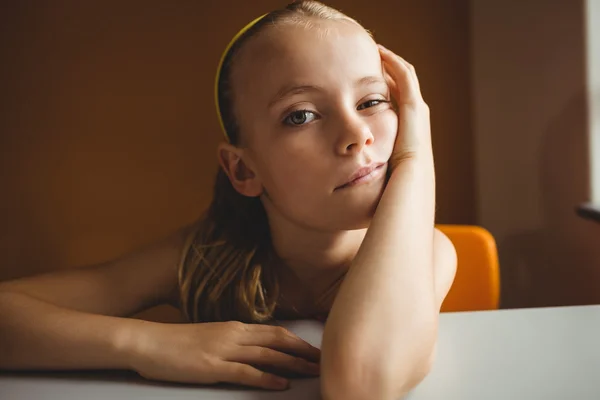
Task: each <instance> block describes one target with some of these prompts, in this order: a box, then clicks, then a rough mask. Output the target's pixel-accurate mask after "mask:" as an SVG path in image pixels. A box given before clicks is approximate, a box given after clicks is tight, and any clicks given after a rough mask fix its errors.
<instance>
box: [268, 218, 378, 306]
mask: <svg viewBox="0 0 600 400" xmlns="http://www.w3.org/2000/svg"><path fill="white" fill-rule="evenodd" d="M269 225H270V229H271V238H272V244H273V250H274V251H275V254H276V258H277V261H278V265H277V269H278V270H279V271H280V272H281V275H282V277H283V278H284V281H287V282H289V283H292V284H295V285H294V286H297V285H298V284H299V286H302V287H303V288H304V289H305V291H307V292H308V294H309V295H310V296H311V297H313V298H316V297H319V296H320V295H321V294H322V293H323V292H325V291H326V290H327V289H328V288H329V287H330V286H331V285H332V284H334V283H335V282H336V281H337V280H339V278H340V276H342V275H343V274H344V273H345V272H346V271H347V269H348V267H349V266H350V263H351V262H352V260H353V259H354V257H355V256H356V253H357V252H358V249H359V247H360V245H361V243H362V241H363V239H364V236H365V234H366V232H367V229H366V228H365V229H357V230H348V231H317V230H313V229H310V228H307V227H304V226H301V225H299V224H296V223H294V222H292V221H289V220H287V219H285V218H283V217H282V216H280V215H270V216H269Z"/></svg>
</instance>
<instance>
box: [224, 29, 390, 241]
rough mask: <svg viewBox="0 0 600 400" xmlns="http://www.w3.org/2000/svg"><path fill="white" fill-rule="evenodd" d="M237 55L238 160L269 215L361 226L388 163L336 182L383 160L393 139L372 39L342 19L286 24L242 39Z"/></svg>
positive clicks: (328, 226) (323, 225)
mask: <svg viewBox="0 0 600 400" xmlns="http://www.w3.org/2000/svg"><path fill="white" fill-rule="evenodd" d="M236 63H237V64H236V67H235V68H234V70H233V76H232V79H233V82H232V83H233V87H234V104H235V113H236V117H237V119H238V124H239V127H240V133H241V135H242V140H243V142H244V144H245V146H246V147H247V150H246V152H245V155H244V158H245V161H246V163H247V164H248V165H249V166H251V168H252V169H253V170H254V172H255V173H256V175H257V177H258V179H259V180H260V182H261V183H262V185H263V187H264V189H265V192H266V196H263V200H264V202H265V207H266V210H267V212H268V213H269V214H270V217H271V218H273V217H277V216H279V217H283V218H284V219H285V220H288V221H292V222H294V223H296V224H300V225H301V226H305V227H310V228H313V229H314V228H316V229H320V230H334V229H335V230H338V229H356V228H361V227H365V226H367V224H368V221H369V219H370V217H371V215H372V213H373V211H374V209H375V207H376V205H377V202H378V201H379V198H380V196H381V193H382V191H383V188H384V185H385V175H386V174H385V172H386V168H387V164H386V165H383V166H382V167H381V168H379V169H378V170H377V171H376V172H375V174H374V175H375V179H373V180H371V181H369V182H366V183H362V184H358V185H354V186H351V187H344V188H340V186H341V185H343V184H344V183H346V182H347V181H348V179H349V178H350V176H351V175H352V174H353V173H355V172H356V170H357V169H358V168H360V167H363V166H366V165H371V164H378V165H379V164H382V163H386V162H387V160H388V159H389V157H390V155H391V152H392V148H393V144H394V140H395V137H396V132H397V127H398V119H397V115H396V113H395V112H394V110H393V109H392V107H391V105H390V104H389V103H387V102H378V101H379V100H384V101H388V100H390V97H389V89H388V86H387V84H386V83H385V80H384V76H383V71H382V64H381V59H380V55H379V51H378V48H377V46H376V44H375V42H374V41H373V39H372V38H371V37H370V36H369V35H368V33H367V32H366V31H365V30H364V29H363V28H361V27H360V26H358V25H356V24H353V23H350V22H347V21H316V22H315V25H313V26H312V27H311V28H306V27H304V26H298V25H292V24H289V23H284V24H282V25H279V26H275V27H272V28H268V29H267V30H266V31H265V32H263V33H262V34H261V35H260V36H258V37H256V38H254V39H253V40H252V41H251V42H249V43H247V45H246V46H244V47H243V48H242V50H241V53H240V54H239V58H238V59H237V61H236ZM273 213H276V214H277V215H273Z"/></svg>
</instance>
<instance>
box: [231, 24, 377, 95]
mask: <svg viewBox="0 0 600 400" xmlns="http://www.w3.org/2000/svg"><path fill="white" fill-rule="evenodd" d="M232 73H233V76H232V78H233V86H234V93H235V97H236V98H237V99H239V100H241V101H252V102H257V103H263V102H264V101H267V102H268V100H267V98H269V96H272V95H274V94H275V93H276V92H277V91H278V90H279V89H280V88H281V87H282V86H286V85H289V84H294V83H301V84H310V85H317V86H320V87H325V88H327V87H330V88H333V87H339V86H340V85H345V84H349V83H353V82H354V81H356V80H358V79H360V78H363V77H365V76H373V75H381V60H380V57H379V51H378V49H377V46H376V44H375V42H374V41H373V39H372V38H371V36H370V35H369V34H368V33H367V32H366V31H365V30H364V29H363V28H362V27H361V26H360V25H358V24H356V23H354V22H351V21H345V20H316V21H314V22H312V23H310V24H294V23H289V22H284V23H280V24H278V25H275V26H272V27H268V28H267V29H266V30H265V31H263V32H262V33H261V34H260V35H258V36H257V37H255V38H252V39H251V40H250V41H249V42H248V43H247V44H246V45H245V46H243V47H242V49H241V51H240V53H239V57H238V59H237V60H236V62H235V66H234V68H233V71H232Z"/></svg>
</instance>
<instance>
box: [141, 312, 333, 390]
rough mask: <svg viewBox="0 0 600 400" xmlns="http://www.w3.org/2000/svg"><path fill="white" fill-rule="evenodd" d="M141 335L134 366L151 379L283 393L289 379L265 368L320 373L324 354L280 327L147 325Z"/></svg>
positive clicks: (222, 324)
mask: <svg viewBox="0 0 600 400" xmlns="http://www.w3.org/2000/svg"><path fill="white" fill-rule="evenodd" d="M135 336H136V337H134V338H133V340H134V341H135V342H136V344H135V349H134V352H133V355H132V356H131V363H130V364H131V366H132V369H133V370H135V371H137V372H138V373H139V374H140V375H141V376H143V377H145V378H147V379H152V380H163V381H172V382H182V383H197V384H214V383H220V382H226V383H233V384H241V385H246V386H255V387H259V388H264V389H272V390H283V389H286V388H287V387H288V386H289V381H288V380H287V379H285V378H283V377H280V376H277V375H274V374H272V373H269V372H266V371H265V369H270V370H272V369H274V370H275V371H277V372H278V373H286V372H287V373H300V374H302V375H311V376H315V375H318V374H319V364H317V362H318V360H319V358H320V354H321V351H320V350H319V349H317V348H315V347H313V346H311V345H310V344H308V343H307V342H305V341H304V340H302V339H300V338H299V337H298V336H296V335H294V334H293V333H291V332H290V331H288V330H286V329H285V328H282V327H279V326H269V325H249V324H243V323H241V322H214V323H198V324H158V323H153V322H150V323H146V322H145V321H143V323H142V325H141V326H140V329H139V331H137V332H136V335H135Z"/></svg>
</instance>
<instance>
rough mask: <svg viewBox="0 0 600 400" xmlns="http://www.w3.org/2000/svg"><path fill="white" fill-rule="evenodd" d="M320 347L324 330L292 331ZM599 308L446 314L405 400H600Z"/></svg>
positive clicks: (256, 398) (83, 378) (93, 392)
mask: <svg viewBox="0 0 600 400" xmlns="http://www.w3.org/2000/svg"><path fill="white" fill-rule="evenodd" d="M287 326H288V327H289V328H290V329H291V330H292V331H294V332H296V333H297V334H299V335H300V336H302V337H303V338H305V340H307V341H309V342H310V343H312V344H313V345H317V346H318V345H319V344H320V340H321V332H322V328H321V327H322V325H321V324H319V323H317V322H312V321H297V322H293V323H290V324H288V325H287ZM599 339H600V306H583V307H559V308H541V309H526V310H503V311H492V312H476V313H456V314H443V315H442V316H441V325H440V337H439V345H438V355H437V358H436V363H435V366H434V368H433V371H432V372H431V374H430V375H429V376H428V377H427V378H426V379H425V380H424V381H423V382H422V383H421V385H419V386H418V387H417V388H416V389H415V390H414V391H413V392H412V393H411V394H409V395H408V397H407V400H438V399H439V400H454V399H456V400H537V399H540V400H553V399H557V400H558V399H561V400H562V399H569V400H570V399H573V400H594V399H600V345H599ZM318 384H319V382H318V380H317V379H306V380H296V381H293V382H292V388H291V389H290V390H288V391H286V392H264V391H254V390H241V389H240V390H238V389H226V388H198V387H190V386H181V385H163V384H160V383H151V382H147V381H144V380H142V379H140V378H137V377H135V376H134V375H133V374H116V375H115V374H106V373H99V374H76V375H73V374H2V375H0V399H2V400H5V399H6V400H13V399H15V400H17V399H18V400H30V399H31V400H33V399H57V400H59V399H60V400H76V399H77V400H79V399H89V400H120V399H127V400H138V399H139V400H150V399H169V400H180V399H181V400H188V399H189V400H191V399H194V400H199V399H201V400H221V399H231V400H271V399H273V400H275V399H287V400H312V399H318V398H319V396H318V393H319V387H318ZM374 400H376V399H374Z"/></svg>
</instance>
